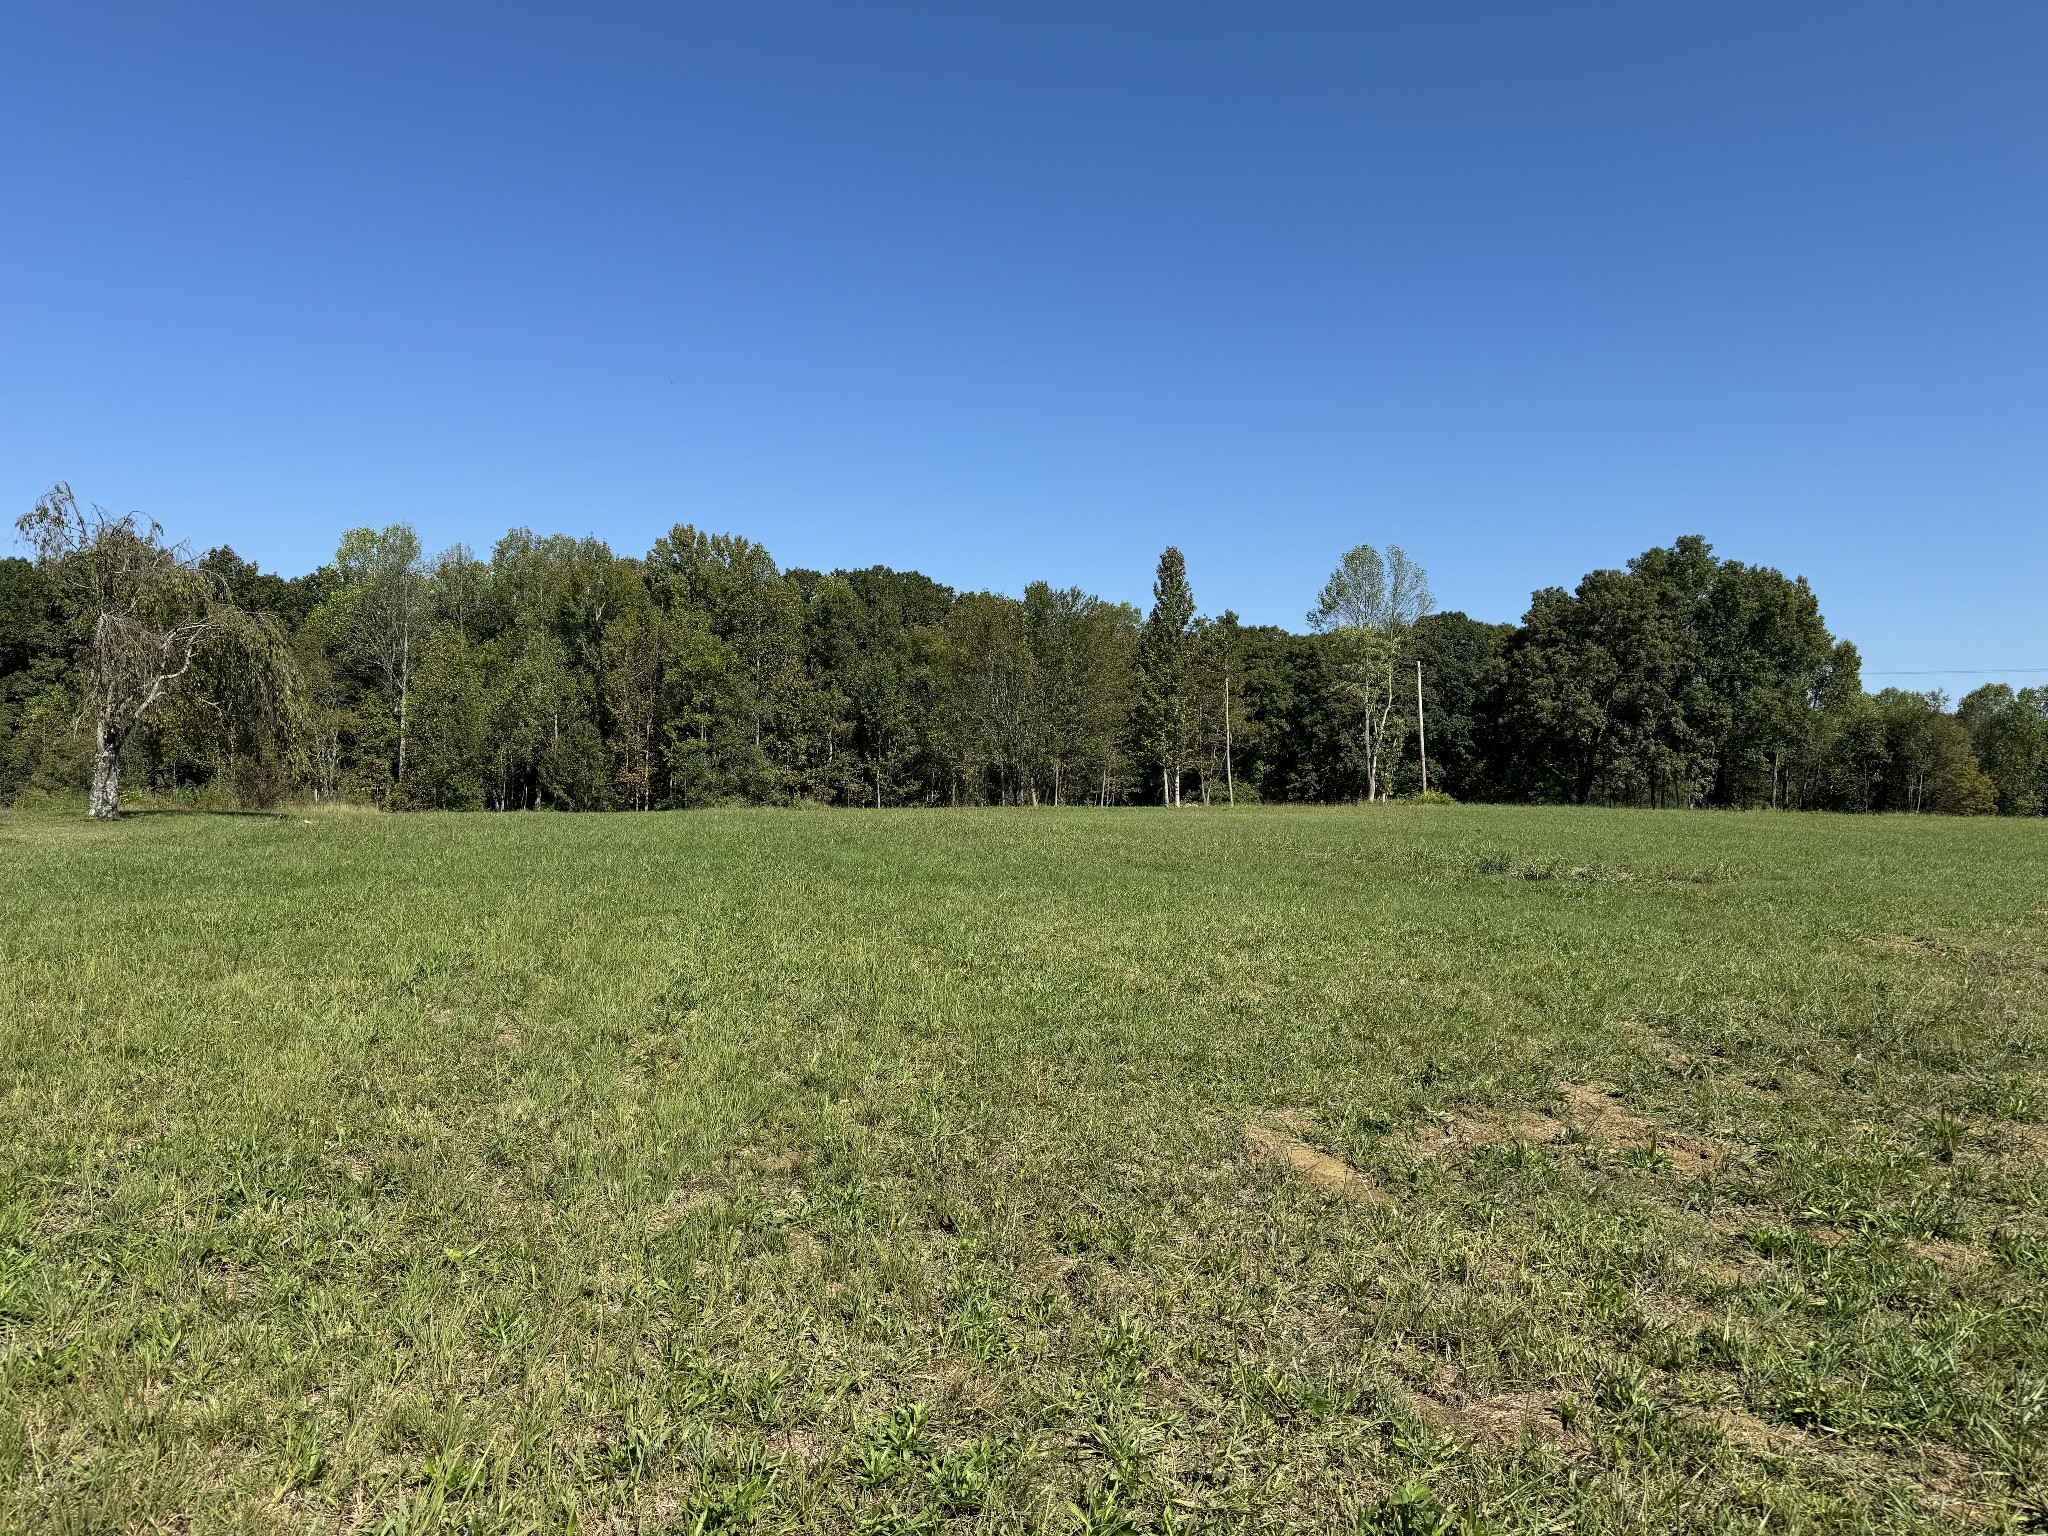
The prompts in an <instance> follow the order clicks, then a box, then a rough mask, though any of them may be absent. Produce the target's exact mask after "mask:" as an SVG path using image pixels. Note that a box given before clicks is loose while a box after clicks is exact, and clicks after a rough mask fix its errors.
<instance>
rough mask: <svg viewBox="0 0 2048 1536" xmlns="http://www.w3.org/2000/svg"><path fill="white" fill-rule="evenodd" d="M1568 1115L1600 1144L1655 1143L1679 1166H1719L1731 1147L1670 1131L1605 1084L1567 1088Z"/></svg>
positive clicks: (1626, 1145) (1618, 1145)
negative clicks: (1632, 1106) (1639, 1111)
mask: <svg viewBox="0 0 2048 1536" xmlns="http://www.w3.org/2000/svg"><path fill="white" fill-rule="evenodd" d="M1564 1102H1565V1110H1566V1115H1567V1118H1568V1119H1569V1120H1570V1122H1571V1123H1572V1124H1573V1125H1575V1126H1576V1127H1577V1128H1578V1129H1579V1130H1581V1131H1583V1132H1584V1133H1585V1134H1586V1135H1587V1136H1589V1137H1591V1138H1592V1139H1593V1140H1594V1141H1595V1142H1597V1143H1599V1144H1600V1145H1601V1146H1605V1147H1610V1148H1616V1149H1619V1148H1623V1147H1641V1146H1654V1147H1656V1148H1657V1149H1658V1150H1659V1151H1660V1152H1663V1153H1664V1154H1665V1155H1666V1156H1668V1157H1669V1158H1670V1159H1671V1160H1672V1161H1673V1162H1674V1163H1676V1164H1677V1165H1678V1166H1679V1167H1680V1168H1718V1167H1719V1166H1720V1165H1721V1164H1722V1163H1723V1162H1725V1161H1726V1160H1727V1156H1728V1149H1727V1148H1726V1147H1724V1146H1722V1145H1721V1144H1720V1143H1719V1142H1717V1141H1710V1140H1708V1139H1707V1138H1706V1137H1704V1136H1689V1135H1687V1134H1686V1133H1685V1132H1683V1131H1673V1130H1669V1129H1667V1128H1666V1127H1664V1126H1661V1125H1659V1124H1658V1123H1657V1122H1656V1121H1654V1120H1651V1119H1648V1118H1646V1117H1645V1116H1642V1115H1639V1114H1637V1113H1636V1112H1635V1111H1634V1110H1632V1109H1629V1108H1628V1107H1627V1106H1626V1105H1624V1104H1623V1103H1622V1102H1621V1100H1620V1099H1619V1098H1618V1097H1617V1096H1616V1094H1615V1090H1614V1089H1612V1088H1610V1087H1608V1086H1607V1085H1606V1084H1604V1083H1574V1084H1572V1085H1571V1086H1570V1087H1568V1088H1566V1089H1565V1091H1564Z"/></svg>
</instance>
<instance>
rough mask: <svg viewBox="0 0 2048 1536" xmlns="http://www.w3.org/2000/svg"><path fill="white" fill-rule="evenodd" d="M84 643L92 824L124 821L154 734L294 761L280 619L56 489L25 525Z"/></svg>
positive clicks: (83, 715) (158, 532)
mask: <svg viewBox="0 0 2048 1536" xmlns="http://www.w3.org/2000/svg"><path fill="white" fill-rule="evenodd" d="M15 526H16V528H17V530H18V531H19V532H20V534H21V536H22V538H23V539H24V541H26V542H27V543H28V544H29V545H30V547H31V548H32V549H34V551H35V556H36V562H37V564H38V565H39V566H40V567H41V568H42V569H43V570H44V572H45V573H46V574H47V576H48V578H49V581H50V586H51V590H52V591H53V592H54V593H55V595H56V597H57V601H58V603H59V605H60V606H61V608H62V610H63V611H64V612H65V614H66V615H67V617H68V618H69V621H70V622H71V624H72V625H73V626H74V628H75V630H76V631H77V632H78V634H79V637H80V639H81V640H83V641H84V647H83V649H84V653H85V664H84V675H83V677H82V678H81V679H80V685H79V711H78V723H79V725H80V726H81V728H89V729H90V731H91V732H92V743H93V751H92V781H91V788H90V793H89V795H88V798H87V803H86V814H87V815H88V816H89V817H91V818H92V819H93V820H95V821H112V820H114V819H115V818H116V817H118V816H119V815H120V814H121V761H122V751H123V749H124V748H125V747H126V746H127V745H128V743H129V741H130V739H131V738H132V737H133V736H134V734H135V733H136V732H137V730H138V729H140V728H142V727H143V726H144V724H145V723H148V722H154V721H156V720H158V719H161V718H163V717H165V716H170V715H177V716H179V717H181V722H180V728H181V729H182V730H183V731H184V732H186V733H187V734H191V733H194V732H196V733H199V734H202V735H211V736H213V737H215V738H216V739H217V740H218V741H219V742H221V743H222V744H224V745H225V749H226V751H227V752H228V754H229V755H230V757H232V754H233V752H234V751H235V749H236V747H237V746H239V747H240V748H242V750H243V751H244V753H245V754H249V753H255V754H262V755H268V756H270V757H271V758H276V757H277V756H279V755H280V754H282V753H283V752H286V751H288V750H289V736H290V721H291V719H292V716H293V712H294V705H295V702H296V700H295V693H296V690H295V687H294V681H293V671H292V667H291V660H290V650H289V647H288V645H287V643H286V641H285V639H284V637H283V635H282V634H281V633H280V632H279V631H278V630H277V628H276V626H275V624H274V623H273V622H272V621H271V620H270V619H268V618H259V617H257V616H254V615H251V614H248V613H244V612H243V611H242V610H241V609H239V608H237V607H236V606H235V605H234V604H233V603H232V602H230V601H229V600H228V596H227V591H226V588H225V586H224V584H223V583H222V581H221V580H220V578H219V577H218V576H217V575H216V574H215V573H213V572H211V571H209V570H207V569H206V568H205V567H203V566H202V565H201V564H200V563H199V562H198V561H196V560H194V559H193V558H192V555H191V552H190V551H189V550H187V549H186V548H185V547H184V546H182V545H177V544H171V543H169V542H167V541H166V540H165V538H164V532H163V529H162V528H161V527H159V526H158V525H157V524H156V523H154V522H150V521H147V520H145V519H142V518H140V517H138V516H137V515H136V514H133V513H130V514H128V515H126V516H123V517H115V516H113V515H111V514H110V513H108V512H107V511H106V510H105V509H103V508H101V507H97V506H96V507H93V508H92V509H91V510H90V511H85V510H81V509H80V507H79V505H78V501H77V498H76V497H74V496H73V495H72V493H71V487H70V486H68V485H65V484H62V483H59V484H57V485H55V486H52V487H51V488H50V490H49V492H48V493H47V494H46V495H45V496H43V498H42V499H41V500H40V501H38V502H37V503H36V504H35V507H34V509H33V510H31V511H30V512H28V513H27V514H26V515H24V516H23V517H21V518H20V519H18V520H17V522H16V524H15Z"/></svg>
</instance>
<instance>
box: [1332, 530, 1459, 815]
mask: <svg viewBox="0 0 2048 1536" xmlns="http://www.w3.org/2000/svg"><path fill="white" fill-rule="evenodd" d="M1434 606H1435V600H1434V599H1433V598H1432V597H1431V595H1430V590H1429V577H1428V576H1427V575H1426V574H1425V573H1424V571H1423V569H1422V567H1421V566H1419V565H1417V564H1416V563H1415V562H1414V561H1412V560H1410V559H1409V558H1408V556H1407V553H1406V552H1405V551H1403V550H1402V548H1401V547H1400V546H1399V545H1398V544H1391V545H1389V546H1387V553H1386V556H1385V557H1384V558H1382V557H1381V555H1380V553H1379V551H1378V550H1376V549H1374V548H1373V547H1372V546H1371V545H1370V544H1361V545H1359V546H1358V547H1357V548H1356V549H1352V550H1348V551H1346V552H1345V554H1344V556H1343V558H1342V559H1341V560H1339V561H1338V562H1337V569H1336V570H1334V571H1332V572H1331V573H1330V579H1329V580H1328V581H1327V582H1325V583H1324V584H1323V590H1322V592H1321V593H1320V594H1318V596H1317V598H1316V606H1315V607H1314V608H1312V609H1311V610H1310V611H1309V615H1308V622H1309V627H1310V628H1311V629H1313V630H1315V631H1316V632H1317V633H1318V634H1323V635H1328V636H1330V637H1331V647H1332V649H1333V651H1334V652H1335V666H1334V668H1333V671H1334V672H1335V674H1336V676H1337V678H1338V680H1339V682H1340V685H1341V686H1342V687H1343V688H1344V689H1345V690H1346V691H1347V692H1348V693H1349V694H1350V696H1351V697H1352V699H1353V701H1354V702H1355V706H1356V711H1357V718H1358V736H1359V745H1360V748H1361V750H1362V753H1363V756H1364V769H1365V774H1364V777H1365V797H1366V799H1368V800H1376V799H1379V798H1380V796H1381V791H1382V787H1383V786H1382V779H1383V776H1384V772H1385V770H1386V768H1387V766H1388V760H1389V757H1390V754H1389V751H1388V745H1389V740H1390V735H1391V727H1392V725H1393V722H1394V716H1395V708H1396V699H1397V697H1399V696H1400V694H1401V690H1400V688H1399V687H1398V685H1397V683H1396V680H1395V676H1394V672H1395V668H1396V666H1397V665H1398V663H1399V661H1400V657H1401V641H1402V639H1403V637H1404V636H1405V635H1406V634H1407V632H1408V630H1409V629H1410V628H1411V627H1412V626H1413V625H1414V624H1415V622H1416V621H1417V620H1418V619H1420V618H1421V617H1422V616H1423V615H1424V614H1426V613H1428V612H1429V611H1430V609H1431V608H1432V607H1434Z"/></svg>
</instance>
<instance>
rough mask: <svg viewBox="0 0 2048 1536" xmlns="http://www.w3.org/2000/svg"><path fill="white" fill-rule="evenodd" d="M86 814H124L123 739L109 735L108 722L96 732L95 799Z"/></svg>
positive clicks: (104, 817)
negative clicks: (122, 787) (122, 803)
mask: <svg viewBox="0 0 2048 1536" xmlns="http://www.w3.org/2000/svg"><path fill="white" fill-rule="evenodd" d="M85 814H86V815H87V817H89V818H90V819H91V820H93V821H117V820H119V819H120V816H121V742H120V738H119V737H115V736H110V735H109V734H108V731H107V727H106V723H105V722H104V721H102V722H101V723H100V724H99V726H98V727H97V728H96V729H95V730H94V731H93V754H92V798H91V800H90V801H89V802H88V803H87V805H86V810H85Z"/></svg>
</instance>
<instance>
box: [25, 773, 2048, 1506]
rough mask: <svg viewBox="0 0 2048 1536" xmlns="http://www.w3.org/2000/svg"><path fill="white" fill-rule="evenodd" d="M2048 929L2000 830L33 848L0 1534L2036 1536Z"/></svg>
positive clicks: (1199, 829) (93, 840)
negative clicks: (1925, 1535)
mask: <svg viewBox="0 0 2048 1536" xmlns="http://www.w3.org/2000/svg"><path fill="white" fill-rule="evenodd" d="M2043 908H2048V823H2043V822H2039V821H2036V822H2015V821H1991V820H1988V819H1987V820H1983V821H1951V820H1936V819H1931V818H1930V819H1912V820H1908V819H1890V818H1887V819H1875V818H1871V819H1835V818H1826V817H1818V816H1809V817H1784V816H1766V815H1749V816H1738V815H1712V814H1646V813H1602V812H1595V811H1572V810H1555V811H1552V810H1517V809H1483V808H1463V807H1458V808H1452V807H1441V808H1439V807H1429V808H1421V807H1399V806H1397V807H1383V808H1360V809H1351V810H1329V811H1312V810H1238V811H1234V812H1227V813H1226V812H1224V811H1221V810H1210V811H1195V810H1189V811H1185V812H1182V813H1179V814H1173V813H1167V812H1158V811H1149V812H1148V811H1130V812H1109V813H1104V812H1099V811H1094V812H1090V811H1062V812H1052V811H1041V812H1036V813H1027V812H1018V811H1008V812H926V813H917V812H881V813H867V812H839V813H830V814H827V813H813V814H805V813H795V812H790V813H781V812H767V811H735V812H730V813H724V812H700V813H689V814H682V815H671V816H625V815H619V816H608V817H581V818H576V817H553V816H503V817H492V816H482V815H476V816H466V817H463V816H446V817H438V816H404V817H400V816H377V815H368V814H357V815H335V814H329V815H287V816H279V817H273V818H265V817H202V816H176V815H156V816H140V817H135V818H132V819H130V820H128V821H126V822H123V823H121V824H119V825H117V826H114V827H93V826H88V825H86V824H84V823H83V822H81V821H74V820H72V819H70V818H68V817H67V818H62V819H59V818H56V817H54V816H51V815H47V814H45V815H34V814H20V815H17V816H15V817H14V818H13V819H12V820H10V821H7V822H5V823H4V824H0V1074H4V1076H0V1092H4V1100H0V1106H4V1107H0V1529H4V1530H8V1531H15V1530H23V1531H40V1530H53V1531H65V1530H77V1531H86V1530H93V1531H100V1530H143V1529H152V1528H154V1529H163V1530H177V1531H186V1530H190V1531H213V1530H250V1531H284V1530H315V1531H340V1530H376V1531H386V1532H421V1531H430V1530H432V1531H450V1532H454V1531H474V1532H500V1531H504V1532H510V1531H526V1530H534V1531H556V1530H566V1529H571V1528H576V1529H581V1530H583V1531H619V1530H648V1531H676V1532H701V1531H714V1530H721V1531H722V1530H732V1529H740V1530H746V1529H758V1530H764V1531H774V1530H819V1531H849V1532H850V1531H870V1530H873V1531H881V1530H894V1531H931V1532H938V1531H969V1530H973V1531H1007V1530H1018V1531H1038V1530H1046V1531H1072V1532H1080V1531H1093V1532H1114V1531H1193V1530H1219V1531H1283V1530H1297V1529H1298V1530H1304V1531H1325V1530H1354V1529H1355V1530H1360V1531H1375V1530H1379V1531H1390V1532H1392V1531H1399V1532H1451V1531H1470V1532H1476V1531H1575V1532H1595V1531H1640V1530H1664V1531H1695V1530H1696V1531H1737V1530H1741V1531H1759V1530H1763V1531H1834V1530H1882V1531H1911V1530H1930V1531H1934V1530H1951V1529H1958V1528H1981V1527H1983V1526H1984V1525H1987V1524H1990V1525H1999V1526H2003V1527H2005V1528H2011V1529H2026V1528H2036V1529H2038V1528H2040V1525H2039V1523H2038V1522H2040V1521H2042V1520H2044V1519H2048V1513H2044V1510H2043V1506H2042V1504H2041V1502H2040V1497H2041V1490H2042V1486H2043V1479H2044V1474H2048V1319H2044V1314H2043V1301H2044V1296H2048V1131H2044V1128H2043V1126H2042V1124H2041V1120H2042V1118H2043V1116H2044V1112H2048V1075H2044V1068H2048V1058H2044V1044H2048V915H2044V912H2043V910H2042V909H2043ZM2030 1522H2034V1523H2033V1524H2031V1525H2030Z"/></svg>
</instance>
